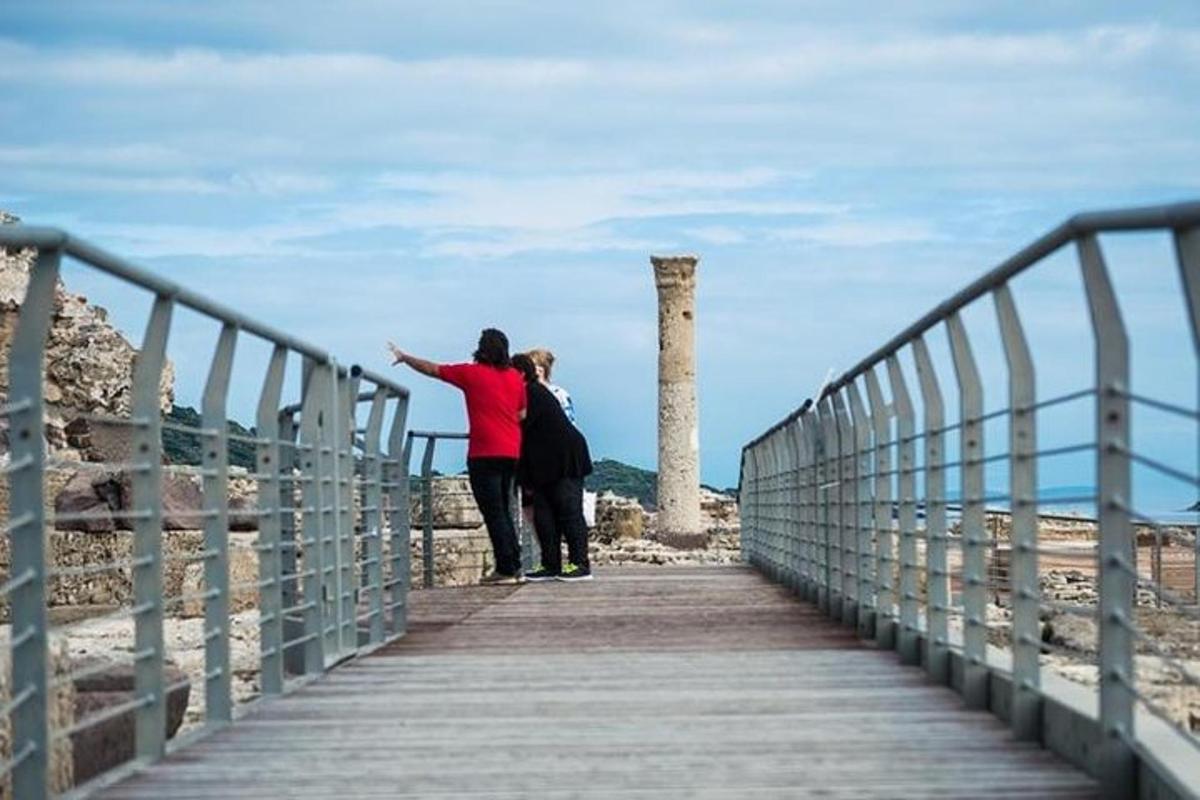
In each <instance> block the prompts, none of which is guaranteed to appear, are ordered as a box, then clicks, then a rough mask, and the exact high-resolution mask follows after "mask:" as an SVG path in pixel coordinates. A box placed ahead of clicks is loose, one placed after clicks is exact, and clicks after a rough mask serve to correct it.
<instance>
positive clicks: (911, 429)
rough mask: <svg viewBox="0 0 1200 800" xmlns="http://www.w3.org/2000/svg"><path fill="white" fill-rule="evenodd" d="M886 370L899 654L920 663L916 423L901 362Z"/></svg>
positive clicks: (890, 359)
mask: <svg viewBox="0 0 1200 800" xmlns="http://www.w3.org/2000/svg"><path fill="white" fill-rule="evenodd" d="M887 371H888V379H889V382H890V383H891V387H892V407H893V408H894V409H895V415H896V442H897V448H898V453H897V461H898V462H899V463H898V465H897V469H898V479H897V481H896V502H897V506H898V509H899V514H898V517H899V523H900V525H899V527H900V548H899V549H900V552H899V556H900V636H899V640H898V642H897V651H898V652H899V654H900V660H901V662H902V663H905V664H919V663H921V648H920V635H921V629H920V608H921V598H920V596H919V594H918V591H919V590H920V586H919V585H918V576H919V569H918V567H919V564H918V562H917V481H916V468H917V465H916V461H917V458H916V450H917V445H916V420H915V415H914V411H913V404H912V398H911V397H910V396H909V394H908V385H907V383H906V382H905V380H904V372H903V371H902V370H901V369H900V359H898V358H897V357H896V355H895V354H894V353H893V354H892V355H890V356H888V359H887Z"/></svg>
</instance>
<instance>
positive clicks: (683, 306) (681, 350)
mask: <svg viewBox="0 0 1200 800" xmlns="http://www.w3.org/2000/svg"><path fill="white" fill-rule="evenodd" d="M696 260H697V259H696V257H695V256H651V257H650V263H651V264H653V265H654V284H655V286H656V287H657V288H658V520H657V527H658V536H659V539H660V540H661V541H663V542H665V543H667V544H671V545H673V546H675V547H697V546H700V545H703V544H705V543H706V537H705V535H704V532H703V531H702V530H701V529H700V429H699V426H698V423H697V417H696V321H695V317H696Z"/></svg>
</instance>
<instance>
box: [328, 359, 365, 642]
mask: <svg viewBox="0 0 1200 800" xmlns="http://www.w3.org/2000/svg"><path fill="white" fill-rule="evenodd" d="M358 385H359V377H358V371H357V370H347V373H346V374H345V375H342V376H340V377H338V378H337V387H338V391H337V394H336V395H334V401H335V403H336V405H335V406H334V411H335V414H336V415H337V428H336V429H335V438H334V440H333V449H334V457H335V458H336V459H337V464H338V471H337V484H336V488H337V496H338V575H339V579H338V597H339V600H340V602H341V615H340V617H341V620H340V628H341V650H343V651H345V652H353V651H354V650H355V649H356V648H357V647H358V587H359V582H360V581H359V579H358V577H357V575H356V574H355V573H356V571H357V568H358V558H357V557H356V550H357V544H358V542H357V537H356V536H355V529H356V527H357V526H356V524H355V522H356V520H355V518H354V473H355V469H354V431H355V428H357V425H358V423H357V414H356V411H357V409H358Z"/></svg>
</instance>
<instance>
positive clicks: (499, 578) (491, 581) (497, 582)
mask: <svg viewBox="0 0 1200 800" xmlns="http://www.w3.org/2000/svg"><path fill="white" fill-rule="evenodd" d="M521 581H522V578H521V576H520V575H505V574H504V573H503V572H489V573H488V574H487V575H484V576H483V577H482V578H480V579H479V583H480V585H482V586H504V585H506V584H512V583H520V582H521Z"/></svg>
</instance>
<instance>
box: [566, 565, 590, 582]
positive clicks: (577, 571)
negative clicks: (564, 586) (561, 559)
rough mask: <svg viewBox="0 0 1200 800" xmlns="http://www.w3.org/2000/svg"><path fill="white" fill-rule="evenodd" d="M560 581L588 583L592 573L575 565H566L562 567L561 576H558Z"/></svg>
mask: <svg viewBox="0 0 1200 800" xmlns="http://www.w3.org/2000/svg"><path fill="white" fill-rule="evenodd" d="M558 579H559V580H560V581H567V582H570V581H590V580H591V579H592V571H591V570H590V569H588V568H587V567H580V566H578V565H576V564H567V565H566V566H565V567H563V571H562V574H560V575H559V576H558Z"/></svg>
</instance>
